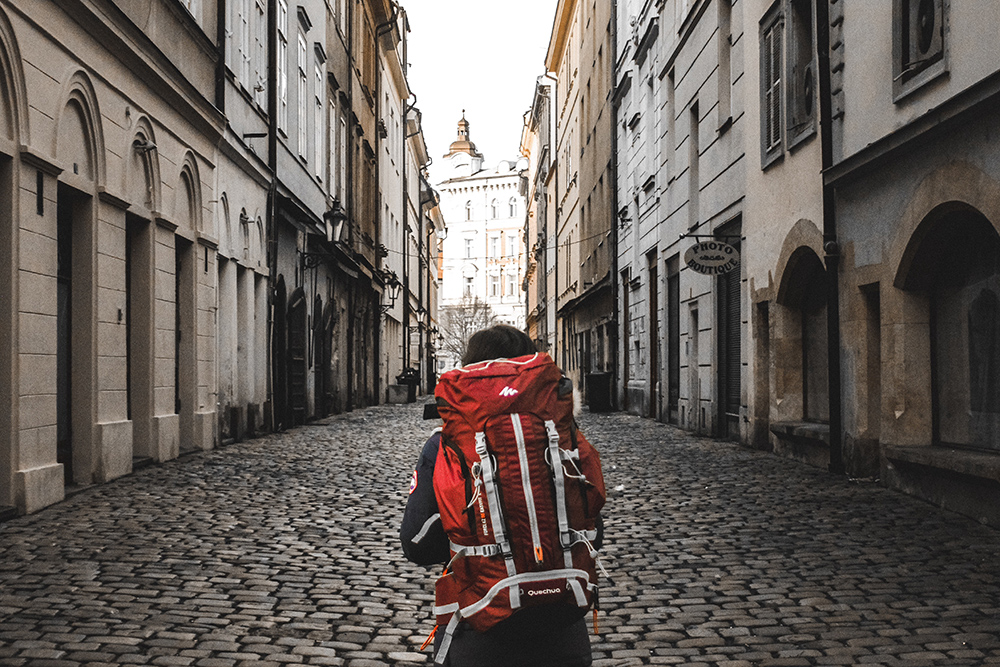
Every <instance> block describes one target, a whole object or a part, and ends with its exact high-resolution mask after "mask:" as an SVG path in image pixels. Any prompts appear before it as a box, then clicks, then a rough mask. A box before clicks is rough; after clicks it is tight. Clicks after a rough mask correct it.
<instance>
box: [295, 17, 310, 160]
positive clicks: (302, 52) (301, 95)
mask: <svg viewBox="0 0 1000 667" xmlns="http://www.w3.org/2000/svg"><path fill="white" fill-rule="evenodd" d="M297 63H298V87H297V89H296V97H297V98H298V99H297V100H296V101H295V103H296V108H297V110H298V114H297V118H298V132H297V134H298V146H296V151H297V152H298V155H299V157H300V158H302V159H303V160H308V155H309V120H308V118H309V112H308V104H309V75H308V73H307V69H308V67H309V42H307V41H306V36H305V34H304V33H303V32H302V31H301V30H300V31H299V33H298V58H297Z"/></svg>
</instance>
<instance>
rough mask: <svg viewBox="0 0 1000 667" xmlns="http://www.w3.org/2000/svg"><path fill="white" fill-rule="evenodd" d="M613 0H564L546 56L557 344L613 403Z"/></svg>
mask: <svg viewBox="0 0 1000 667" xmlns="http://www.w3.org/2000/svg"><path fill="white" fill-rule="evenodd" d="M612 4H613V3H607V2H603V3H602V2H598V3H588V2H578V1H576V0H560V2H559V3H558V5H557V7H556V14H555V18H554V21H553V27H552V33H551V37H550V40H549V46H548V52H547V54H546V60H545V66H546V70H547V71H548V72H551V73H552V74H553V75H554V76H555V77H556V80H557V83H556V86H555V91H556V94H555V97H554V108H553V113H554V114H555V117H556V122H555V132H556V134H555V139H554V145H553V149H552V150H553V152H554V153H555V167H554V169H555V171H556V172H557V173H556V174H555V180H554V182H553V187H552V190H551V194H552V201H551V203H550V206H551V207H552V208H553V209H554V211H553V212H554V232H555V238H554V242H555V243H556V246H557V252H556V255H557V257H556V258H554V259H555V262H554V266H553V268H552V271H553V278H554V280H553V282H554V306H555V311H556V323H555V329H556V330H555V332H554V336H553V348H554V349H555V351H556V359H557V362H558V363H559V365H560V367H561V368H562V369H563V371H564V372H565V373H567V375H569V376H570V377H571V378H573V380H574V381H575V382H576V383H577V386H578V387H579V388H580V390H581V391H582V392H583V394H584V396H585V399H586V398H587V397H588V394H589V390H588V386H587V385H588V378H591V380H590V382H593V383H594V386H595V387H596V386H597V384H598V383H601V384H602V386H601V387H600V391H599V393H600V394H601V395H602V397H603V398H604V399H605V400H603V401H602V402H610V394H611V387H610V382H611V378H612V376H613V372H614V370H615V366H616V354H615V353H614V350H616V349H618V324H617V320H616V317H615V313H616V312H617V311H616V308H615V278H614V275H613V274H614V262H615V256H614V255H615V253H614V246H615V233H616V231H617V230H616V229H615V226H614V221H615V220H616V211H615V204H614V201H615V190H616V186H615V171H614V167H615V160H614V151H613V144H614V137H613V128H614V109H613V108H612V104H611V91H612V89H613V87H614V70H615V67H614V51H615V43H614V33H615V30H614V28H615V22H614V14H613V12H612Z"/></svg>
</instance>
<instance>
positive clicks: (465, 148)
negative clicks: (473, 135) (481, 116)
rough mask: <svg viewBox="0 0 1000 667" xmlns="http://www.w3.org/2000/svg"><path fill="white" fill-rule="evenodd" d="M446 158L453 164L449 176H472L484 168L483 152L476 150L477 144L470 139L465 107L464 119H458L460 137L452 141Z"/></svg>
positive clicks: (463, 111)
mask: <svg viewBox="0 0 1000 667" xmlns="http://www.w3.org/2000/svg"><path fill="white" fill-rule="evenodd" d="M444 158H445V159H446V160H447V161H448V164H449V165H450V166H451V169H450V173H449V174H448V178H462V177H466V176H472V175H473V174H475V173H476V172H478V171H479V170H480V169H482V168H483V154H482V153H480V152H479V151H477V150H476V145H475V144H474V143H472V141H471V140H470V139H469V121H467V120H466V119H465V109H463V110H462V120H460V121H458V138H456V139H455V141H453V142H451V146H449V147H448V152H447V153H446V154H445V156H444Z"/></svg>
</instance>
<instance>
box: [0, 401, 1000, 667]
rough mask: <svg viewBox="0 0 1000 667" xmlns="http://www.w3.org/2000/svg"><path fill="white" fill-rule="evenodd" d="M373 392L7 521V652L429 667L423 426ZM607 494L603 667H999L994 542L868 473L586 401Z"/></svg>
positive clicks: (232, 664) (2, 648)
mask: <svg viewBox="0 0 1000 667" xmlns="http://www.w3.org/2000/svg"><path fill="white" fill-rule="evenodd" d="M419 408H420V406H419V404H418V405H413V404H410V405H403V406H382V407H376V408H370V409H367V410H361V411H355V412H354V413H350V414H347V415H342V416H339V417H332V418H328V419H327V420H324V421H322V422H320V423H317V424H314V425H309V426H304V427H300V428H297V429H294V430H291V431H289V432H286V433H283V434H274V435H270V436H267V437H264V438H261V439H258V440H252V441H247V442H243V443H239V444H233V445H229V446H226V447H221V448H218V449H215V450H212V451H207V452H201V453H197V454H193V455H188V456H183V457H181V458H179V459H176V460H173V461H169V462H167V463H165V464H163V465H159V466H153V467H148V468H144V469H142V470H139V471H138V472H136V473H134V474H132V475H129V476H127V477H123V478H121V479H118V480H116V481H114V482H111V483H107V484H103V485H99V486H94V487H92V488H90V489H87V490H84V491H82V492H80V493H79V494H77V495H74V496H73V497H71V498H69V499H68V500H66V501H65V502H62V503H59V504H56V505H53V506H51V507H49V508H47V509H45V510H43V511H41V512H39V513H37V514H33V515H28V516H22V517H18V518H15V519H12V520H10V521H7V522H6V523H2V524H0V665H4V666H12V667H13V666H18V665H30V666H33V667H71V666H72V667H76V666H78V665H91V666H101V665H192V666H194V667H240V666H250V665H253V666H255V667H262V666H266V665H283V664H302V665H345V666H347V667H369V666H374V665H394V664H413V663H427V664H429V663H430V657H429V650H426V651H424V652H421V651H420V650H419V647H420V644H421V643H422V642H423V640H424V638H425V637H426V636H427V634H428V633H429V632H430V630H431V628H432V625H433V623H432V620H431V607H432V600H433V580H434V578H435V576H436V572H435V571H430V570H425V569H424V568H420V567H416V566H414V565H411V564H409V563H407V562H405V561H404V560H403V558H402V554H401V552H400V550H399V547H398V537H397V532H398V525H399V521H400V518H401V516H402V511H403V506H404V504H405V502H406V497H407V489H408V485H409V481H410V472H411V470H412V467H413V464H414V462H415V460H416V457H417V455H418V453H419V449H420V446H421V444H422V442H423V440H424V438H425V437H426V435H427V434H428V433H429V432H430V430H431V428H432V427H433V425H434V423H433V422H426V421H422V420H421V419H420V409H419ZM581 425H582V428H583V429H584V431H585V432H586V433H587V435H588V438H589V439H590V440H591V441H592V442H593V443H594V444H595V445H596V446H597V447H598V448H599V449H600V451H601V453H602V458H603V462H604V469H605V476H606V482H607V486H608V492H609V500H608V504H607V506H606V509H605V518H606V544H605V564H606V567H607V569H608V571H609V574H610V575H611V577H612V578H613V583H611V582H608V581H606V580H605V581H604V582H603V585H602V589H601V607H602V608H601V612H600V634H599V636H597V637H595V638H594V639H593V646H594V653H595V663H594V664H595V665H597V666H598V667H602V666H603V667H610V666H612V665H614V666H618V665H622V666H624V665H674V664H678V665H705V666H708V665H711V666H719V667H745V666H751V665H761V666H763V665H784V666H793V665H859V664H873V665H908V666H918V665H985V664H1000V533H998V532H997V531H995V530H992V529H990V528H987V527H983V526H981V525H979V524H977V523H976V522H974V521H972V520H970V519H968V518H965V517H962V516H959V515H955V514H952V513H949V512H947V511H942V510H939V509H937V508H935V507H933V506H931V505H929V504H925V503H923V502H921V501H919V500H916V499H914V498H911V497H908V496H904V495H901V494H898V493H895V492H892V491H889V490H887V489H885V488H883V487H881V486H879V485H877V484H875V483H872V482H870V481H851V480H848V479H847V478H845V477H839V476H834V475H831V474H830V473H828V472H826V471H824V470H820V469H815V468H810V467H807V466H804V465H802V464H799V463H795V462H792V461H789V460H786V459H782V458H779V457H776V456H773V455H771V454H765V453H760V452H756V451H752V450H748V449H745V448H741V447H739V446H737V445H735V444H729V443H724V442H720V441H714V440H709V439H703V438H697V437H694V436H692V435H690V434H688V433H685V432H683V431H680V430H677V429H675V428H673V427H670V426H666V425H663V424H660V423H657V422H654V421H651V420H645V419H640V418H638V417H634V416H629V415H624V414H609V415H597V414H584V415H583V416H582V418H581Z"/></svg>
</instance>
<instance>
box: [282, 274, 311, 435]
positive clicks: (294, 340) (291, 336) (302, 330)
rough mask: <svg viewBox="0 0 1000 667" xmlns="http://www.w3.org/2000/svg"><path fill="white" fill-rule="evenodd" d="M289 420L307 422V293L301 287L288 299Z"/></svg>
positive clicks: (294, 424) (290, 421) (296, 424)
mask: <svg viewBox="0 0 1000 667" xmlns="http://www.w3.org/2000/svg"><path fill="white" fill-rule="evenodd" d="M287 354H288V407H289V416H288V422H289V424H290V425H292V426H300V425H302V424H305V423H306V415H307V413H308V409H307V396H306V295H305V291H304V290H303V289H302V288H301V287H299V288H297V289H296V290H295V291H294V292H292V296H291V297H290V298H289V299H288V348H287Z"/></svg>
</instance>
